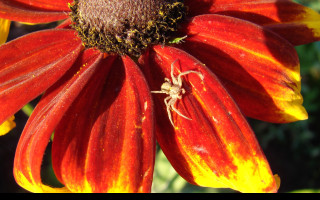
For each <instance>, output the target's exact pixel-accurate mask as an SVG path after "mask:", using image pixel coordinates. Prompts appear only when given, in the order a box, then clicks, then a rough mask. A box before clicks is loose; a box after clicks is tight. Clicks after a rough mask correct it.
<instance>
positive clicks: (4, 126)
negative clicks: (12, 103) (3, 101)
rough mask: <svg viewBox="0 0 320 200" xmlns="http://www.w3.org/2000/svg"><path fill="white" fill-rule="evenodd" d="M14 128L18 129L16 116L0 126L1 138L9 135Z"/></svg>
mask: <svg viewBox="0 0 320 200" xmlns="http://www.w3.org/2000/svg"><path fill="white" fill-rule="evenodd" d="M14 127H16V123H15V122H14V115H12V116H11V117H10V118H9V119H8V120H6V121H4V122H3V123H2V124H0V136H2V135H5V134H7V133H8V132H9V131H11V130H12V129H13V128H14Z"/></svg>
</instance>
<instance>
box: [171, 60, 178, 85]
mask: <svg viewBox="0 0 320 200" xmlns="http://www.w3.org/2000/svg"><path fill="white" fill-rule="evenodd" d="M177 60H178V59H176V60H175V61H173V63H172V64H171V73H170V74H171V79H172V83H173V84H177V83H178V80H177V78H176V77H175V76H174V75H173V71H174V66H173V65H174V63H175V62H177Z"/></svg>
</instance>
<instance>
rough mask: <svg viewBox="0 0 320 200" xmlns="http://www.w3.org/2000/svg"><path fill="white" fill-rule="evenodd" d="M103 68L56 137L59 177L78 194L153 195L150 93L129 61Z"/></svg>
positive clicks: (105, 64)
mask: <svg viewBox="0 0 320 200" xmlns="http://www.w3.org/2000/svg"><path fill="white" fill-rule="evenodd" d="M111 66H112V68H111ZM101 67H102V69H104V72H102V73H99V74H97V75H95V78H94V80H92V81H91V82H90V83H89V84H88V85H87V86H86V88H84V89H83V91H82V93H81V94H80V95H79V97H78V98H77V99H76V100H75V102H74V103H73V105H72V106H71V107H70V109H69V110H68V112H67V113H66V114H65V115H64V118H63V119H62V120H61V122H60V123H59V125H58V127H57V129H56V131H55V135H54V139H53V149H52V151H53V152H52V154H53V167H54V170H55V173H56V175H57V177H58V179H59V180H61V181H62V182H63V184H65V185H66V186H67V187H68V188H69V189H70V190H71V191H73V192H150V190H151V183H152V176H153V164H154V156H155V140H154V136H153V134H154V133H153V129H154V128H153V111H152V110H153V107H152V101H151V96H150V93H149V88H148V86H147V84H146V81H145V80H144V78H143V76H142V73H141V72H140V71H139V69H138V67H137V65H136V64H135V63H134V62H133V61H132V60H131V59H130V58H129V57H123V62H122V61H121V60H120V59H116V60H110V59H108V60H104V61H103V62H102V64H101ZM110 68H111V69H110ZM106 69H110V72H109V73H108V71H106Z"/></svg>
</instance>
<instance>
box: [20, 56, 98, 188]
mask: <svg viewBox="0 0 320 200" xmlns="http://www.w3.org/2000/svg"><path fill="white" fill-rule="evenodd" d="M101 57H102V54H100V53H99V52H93V51H90V50H88V51H85V52H84V54H83V55H82V56H80V57H79V59H78V60H77V62H76V63H75V65H74V66H73V67H72V68H71V69H70V70H69V71H68V72H67V74H66V75H65V76H63V78H61V79H60V80H59V81H58V82H57V83H56V84H55V85H53V86H52V87H51V88H49V89H48V91H47V92H46V94H45V95H44V96H43V97H42V99H41V100H40V102H39V103H38V105H37V107H36V108H35V110H34V111H33V113H32V115H31V116H30V118H29V120H28V122H27V124H26V127H25V128H24V130H23V133H22V135H21V138H20V141H19V143H18V146H17V151H16V155H15V161H14V175H15V179H16V181H17V183H18V184H19V185H20V186H22V187H23V188H25V189H27V190H29V191H31V192H60V191H61V189H53V188H50V187H48V186H45V185H43V183H42V182H41V177H40V169H41V162H42V158H43V154H44V151H45V149H46V146H47V144H48V142H49V140H50V137H51V134H52V133H53V131H54V129H55V127H56V126H57V124H58V123H59V121H60V120H61V118H62V116H63V115H64V113H65V112H66V110H67V109H68V108H69V107H70V105H71V104H72V103H73V101H74V99H75V98H76V97H77V96H78V95H79V93H80V92H81V91H82V89H83V87H84V86H85V85H86V84H87V82H88V80H90V79H91V78H92V77H93V76H94V75H95V74H97V73H99V72H100V71H99V70H97V67H98V63H99V60H100V59H101ZM80 67H81V69H80V70H79V68H80ZM78 70H79V71H78ZM63 190H65V189H63Z"/></svg>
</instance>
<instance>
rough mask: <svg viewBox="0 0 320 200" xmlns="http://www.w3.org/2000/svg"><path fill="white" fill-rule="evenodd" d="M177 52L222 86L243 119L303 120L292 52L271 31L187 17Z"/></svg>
mask: <svg viewBox="0 0 320 200" xmlns="http://www.w3.org/2000/svg"><path fill="white" fill-rule="evenodd" d="M182 30H186V31H185V32H184V33H182V34H185V35H187V36H188V37H187V38H186V39H185V41H186V42H185V43H182V44H181V45H180V46H181V47H183V48H184V49H185V50H186V51H187V52H189V53H190V54H191V55H193V56H195V57H197V58H198V59H200V60H201V61H202V62H203V63H205V64H206V65H207V66H208V67H209V68H210V69H211V70H212V71H213V72H214V73H215V74H216V75H217V76H218V77H219V79H220V80H221V81H222V82H223V84H224V85H225V87H226V88H227V89H228V91H229V92H230V94H231V95H232V97H233V98H234V99H235V100H236V102H237V104H238V105H239V107H240V108H241V110H242V111H243V112H244V114H245V115H247V116H249V117H252V118H256V119H260V120H264V121H269V122H276V123H287V122H293V121H297V120H304V119H307V117H308V115H307V113H306V111H305V109H304V107H303V106H302V101H303V99H302V96H301V94H300V90H301V82H300V79H301V78H300V64H299V58H298V55H297V53H296V50H295V49H294V47H293V46H292V45H291V44H290V43H289V42H287V41H286V40H284V39H283V38H281V37H279V36H278V35H277V34H274V33H273V32H271V31H269V30H267V29H264V28H261V27H259V26H256V25H254V24H252V23H248V22H246V21H243V20H239V19H236V18H233V17H227V16H220V15H214V14H212V15H202V16H197V17H194V18H192V20H191V21H190V23H189V24H187V26H186V27H185V29H182Z"/></svg>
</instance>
